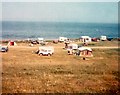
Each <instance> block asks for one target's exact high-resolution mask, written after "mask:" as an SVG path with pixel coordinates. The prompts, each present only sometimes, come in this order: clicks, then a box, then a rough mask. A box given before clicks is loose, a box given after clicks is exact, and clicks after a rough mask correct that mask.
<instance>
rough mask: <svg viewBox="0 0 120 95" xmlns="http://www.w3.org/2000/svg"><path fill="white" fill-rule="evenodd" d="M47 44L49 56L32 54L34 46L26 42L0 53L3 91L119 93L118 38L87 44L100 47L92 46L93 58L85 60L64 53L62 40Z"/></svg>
mask: <svg viewBox="0 0 120 95" xmlns="http://www.w3.org/2000/svg"><path fill="white" fill-rule="evenodd" d="M77 43H78V44H79V42H77ZM48 45H51V46H54V47H55V53H54V54H53V56H39V55H37V54H34V53H33V51H36V50H37V49H38V45H37V46H33V47H30V46H28V43H27V44H26V43H18V46H11V47H9V51H8V52H7V53H0V54H2V92H3V93H59V92H61V93H62V92H65V93H107V92H108V93H119V89H118V84H119V80H120V79H119V77H118V74H119V71H118V60H119V57H120V56H119V55H118V52H119V51H120V49H117V48H115V47H118V41H104V42H101V41H100V42H94V43H91V44H89V47H97V46H100V47H103V48H93V56H94V57H91V58H87V60H82V58H81V57H79V56H75V55H68V54H67V51H66V50H65V49H63V47H64V44H63V43H58V44H53V43H49V44H48ZM104 47H111V48H104Z"/></svg>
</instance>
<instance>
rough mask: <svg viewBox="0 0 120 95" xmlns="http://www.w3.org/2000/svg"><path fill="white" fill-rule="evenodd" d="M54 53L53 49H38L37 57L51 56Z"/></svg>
mask: <svg viewBox="0 0 120 95" xmlns="http://www.w3.org/2000/svg"><path fill="white" fill-rule="evenodd" d="M53 53H54V48H53V47H39V53H38V54H39V55H47V56H51V55H52V54H53Z"/></svg>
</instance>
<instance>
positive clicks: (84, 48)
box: [78, 47, 92, 51]
mask: <svg viewBox="0 0 120 95" xmlns="http://www.w3.org/2000/svg"><path fill="white" fill-rule="evenodd" d="M78 50H80V51H83V50H89V51H92V49H91V48H89V47H79V48H78Z"/></svg>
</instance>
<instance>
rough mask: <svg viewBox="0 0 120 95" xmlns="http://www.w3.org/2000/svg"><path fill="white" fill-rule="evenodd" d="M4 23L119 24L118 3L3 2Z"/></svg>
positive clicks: (1, 18)
mask: <svg viewBox="0 0 120 95" xmlns="http://www.w3.org/2000/svg"><path fill="white" fill-rule="evenodd" d="M0 20H3V21H52V22H90V23H91V22H92V23H117V22H118V3H117V2H2V17H0Z"/></svg>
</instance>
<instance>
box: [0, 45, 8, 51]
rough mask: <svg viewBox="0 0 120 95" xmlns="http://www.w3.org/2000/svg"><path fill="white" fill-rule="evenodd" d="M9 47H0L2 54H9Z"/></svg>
mask: <svg viewBox="0 0 120 95" xmlns="http://www.w3.org/2000/svg"><path fill="white" fill-rule="evenodd" d="M7 51H8V47H7V46H0V52H7Z"/></svg>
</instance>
